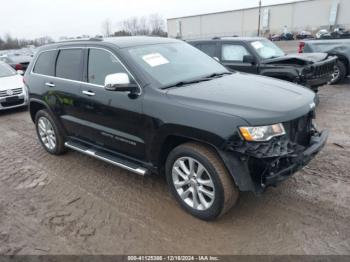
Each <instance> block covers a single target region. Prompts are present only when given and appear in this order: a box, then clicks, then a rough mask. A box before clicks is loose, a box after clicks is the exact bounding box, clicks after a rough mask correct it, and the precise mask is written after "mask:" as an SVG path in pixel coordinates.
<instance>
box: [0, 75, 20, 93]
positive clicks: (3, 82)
mask: <svg viewBox="0 0 350 262" xmlns="http://www.w3.org/2000/svg"><path fill="white" fill-rule="evenodd" d="M22 78H23V77H22V76H20V75H13V76H6V77H0V91H3V90H7V89H14V88H20V87H23V80H22Z"/></svg>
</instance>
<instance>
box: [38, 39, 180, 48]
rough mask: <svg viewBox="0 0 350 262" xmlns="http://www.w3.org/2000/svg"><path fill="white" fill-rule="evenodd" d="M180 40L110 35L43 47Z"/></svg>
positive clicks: (128, 44) (123, 44)
mask: <svg viewBox="0 0 350 262" xmlns="http://www.w3.org/2000/svg"><path fill="white" fill-rule="evenodd" d="M177 42H180V40H176V39H172V38H165V37H153V36H118V37H108V38H91V39H77V40H68V41H62V42H57V43H53V44H49V45H45V46H43V47H42V48H41V49H42V50H45V49H49V48H58V47H62V46H69V45H79V44H87V43H89V44H97V45H100V44H101V43H102V44H103V43H109V44H113V45H115V46H116V47H117V48H127V47H134V46H143V45H153V44H162V43H177Z"/></svg>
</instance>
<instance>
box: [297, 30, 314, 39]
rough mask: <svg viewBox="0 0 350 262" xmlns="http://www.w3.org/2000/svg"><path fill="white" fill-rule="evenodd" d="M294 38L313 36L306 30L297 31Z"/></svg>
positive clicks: (309, 37)
mask: <svg viewBox="0 0 350 262" xmlns="http://www.w3.org/2000/svg"><path fill="white" fill-rule="evenodd" d="M295 38H296V39H300V40H302V39H312V38H314V36H313V35H312V34H311V32H308V31H301V32H299V33H297V34H296V36H295Z"/></svg>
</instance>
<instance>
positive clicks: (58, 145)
mask: <svg viewBox="0 0 350 262" xmlns="http://www.w3.org/2000/svg"><path fill="white" fill-rule="evenodd" d="M35 127H36V133H37V135H38V139H39V141H40V143H41V145H42V146H43V147H44V149H45V150H46V151H47V152H49V153H50V154H53V155H60V154H62V153H64V152H65V151H66V148H65V146H64V136H63V133H62V132H61V130H60V128H59V125H58V124H57V123H56V121H55V120H54V118H53V117H52V116H51V115H50V113H49V112H48V111H47V110H40V111H38V112H37V114H36V115H35Z"/></svg>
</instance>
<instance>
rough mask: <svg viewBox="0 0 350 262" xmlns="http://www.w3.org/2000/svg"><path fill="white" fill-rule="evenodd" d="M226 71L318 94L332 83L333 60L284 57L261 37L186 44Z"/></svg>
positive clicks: (310, 56) (323, 55)
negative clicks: (297, 87)
mask: <svg viewBox="0 0 350 262" xmlns="http://www.w3.org/2000/svg"><path fill="white" fill-rule="evenodd" d="M188 43H189V44H191V45H193V46H195V47H197V48H198V49H200V50H202V51H203V52H205V53H206V54H207V55H209V56H211V57H215V58H216V59H217V60H218V61H220V62H221V63H222V64H223V65H224V66H226V67H227V68H228V69H229V70H238V71H241V72H247V73H251V74H259V75H263V76H269V77H274V78H278V79H281V80H286V81H289V82H293V83H296V84H300V85H304V86H307V87H309V88H311V89H312V90H313V91H315V92H317V91H318V87H319V86H322V85H325V84H327V83H328V82H329V81H331V79H332V74H333V72H334V66H335V64H336V61H337V57H336V56H328V54H326V53H314V54H289V55H286V54H285V53H284V52H283V51H282V50H281V49H280V48H279V47H278V46H276V45H275V44H274V43H272V42H271V41H269V40H268V39H266V38H262V37H224V38H214V39H210V40H196V41H188Z"/></svg>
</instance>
